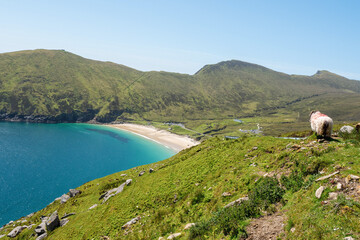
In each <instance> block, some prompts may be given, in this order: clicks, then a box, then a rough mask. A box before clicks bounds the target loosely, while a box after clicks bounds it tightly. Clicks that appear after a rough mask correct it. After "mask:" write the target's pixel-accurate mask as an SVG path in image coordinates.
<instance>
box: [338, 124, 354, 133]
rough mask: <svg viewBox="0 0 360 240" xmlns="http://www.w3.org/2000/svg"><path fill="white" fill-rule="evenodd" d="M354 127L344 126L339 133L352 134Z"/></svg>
mask: <svg viewBox="0 0 360 240" xmlns="http://www.w3.org/2000/svg"><path fill="white" fill-rule="evenodd" d="M354 129H355V128H354V127H352V126H348V125H345V126H342V127H341V128H340V131H339V132H342V133H352V132H353V131H354Z"/></svg>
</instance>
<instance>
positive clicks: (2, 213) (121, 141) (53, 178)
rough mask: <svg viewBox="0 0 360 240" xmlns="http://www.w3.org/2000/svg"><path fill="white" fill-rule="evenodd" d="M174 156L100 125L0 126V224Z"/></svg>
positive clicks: (144, 140)
mask: <svg viewBox="0 0 360 240" xmlns="http://www.w3.org/2000/svg"><path fill="white" fill-rule="evenodd" d="M174 154H175V152H174V151H172V150H170V149H168V148H166V147H164V146H162V145H160V144H158V143H156V142H153V141H151V140H148V139H145V138H142V137H140V136H138V135H135V134H132V133H128V132H125V131H121V130H117V129H113V128H110V127H106V126H99V125H90V124H72V123H64V124H36V123H13V122H0V226H2V225H4V224H6V223H8V222H9V221H10V220H16V219H18V218H20V217H22V216H26V215H28V214H29V213H32V212H34V211H38V210H40V209H42V208H44V207H45V206H47V205H48V204H49V203H51V202H52V201H53V200H54V199H55V198H57V197H60V196H61V195H62V194H63V193H67V192H68V191H69V189H70V188H76V187H78V186H80V185H82V184H84V183H86V182H88V181H90V180H93V179H95V178H100V177H103V176H106V175H109V174H112V173H115V172H119V171H121V170H125V169H129V168H133V167H136V166H139V165H143V164H148V163H153V162H157V161H160V160H163V159H166V158H168V157H170V156H172V155H174Z"/></svg>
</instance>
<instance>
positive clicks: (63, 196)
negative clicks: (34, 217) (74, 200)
mask: <svg viewBox="0 0 360 240" xmlns="http://www.w3.org/2000/svg"><path fill="white" fill-rule="evenodd" d="M69 199H70V196H69V195H67V194H63V195H62V196H61V198H60V201H61V203H66V202H67V201H68V200H69Z"/></svg>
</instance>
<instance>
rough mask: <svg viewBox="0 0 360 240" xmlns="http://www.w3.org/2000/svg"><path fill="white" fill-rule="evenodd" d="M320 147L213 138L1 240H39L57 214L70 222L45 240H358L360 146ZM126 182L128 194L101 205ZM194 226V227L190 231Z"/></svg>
mask: <svg viewBox="0 0 360 240" xmlns="http://www.w3.org/2000/svg"><path fill="white" fill-rule="evenodd" d="M315 139H316V138H313V137H312V138H309V139H306V140H303V141H299V140H288V139H279V138H274V137H258V136H244V137H242V138H239V139H236V140H228V139H227V140H226V139H225V140H224V139H221V138H217V137H213V138H211V139H209V140H206V141H204V142H203V143H202V144H200V145H198V146H195V147H193V148H190V149H186V150H183V151H182V152H180V153H178V154H177V155H175V156H174V157H172V158H169V159H167V160H164V161H161V162H158V163H154V164H150V165H145V166H139V167H135V168H133V169H129V170H126V171H123V172H119V173H115V174H112V175H109V176H106V177H104V178H100V179H96V180H93V181H90V182H87V183H85V184H84V185H82V186H80V187H78V188H77V189H78V190H80V191H81V193H80V194H78V195H76V196H75V197H71V198H70V199H69V200H68V201H67V202H65V203H61V202H60V200H55V201H54V202H53V203H51V204H50V205H49V206H47V207H46V208H44V209H42V210H40V211H38V212H36V213H35V214H34V215H31V216H28V217H23V218H21V219H19V220H18V221H15V222H14V223H13V224H8V225H6V226H4V228H3V229H0V235H7V234H9V233H10V231H12V230H13V229H15V228H16V227H17V226H23V225H26V226H30V227H29V228H25V229H23V230H22V232H21V233H20V235H19V236H18V239H35V238H36V237H37V236H36V234H35V228H36V227H37V226H38V225H39V224H41V221H42V220H41V218H43V217H50V215H52V214H53V213H54V212H55V211H57V213H58V216H59V217H62V216H64V215H68V216H67V217H65V218H66V219H67V220H68V222H67V223H66V225H64V226H62V227H57V228H55V229H54V230H52V231H48V233H47V234H48V238H47V239H61V240H62V239H161V238H160V237H164V238H165V239H166V238H167V239H170V238H168V237H170V236H171V234H173V233H181V235H180V236H179V237H177V238H176V239H244V238H245V237H249V239H268V237H269V236H271V237H272V239H344V237H346V236H352V237H354V239H357V238H358V237H360V235H359V233H360V225H359V215H360V204H359V199H360V184H359V179H358V178H359V176H360V155H359V151H358V148H359V146H360V145H359V141H358V140H359V139H360V136H359V135H358V134H357V139H358V140H354V139H353V140H344V139H339V140H338V141H331V142H324V143H319V142H317V141H314V140H315ZM349 159H350V160H351V161H350V160H349ZM150 168H152V169H153V170H154V171H152V172H149V170H150ZM141 171H145V173H144V174H143V175H141V176H140V175H139V173H140V172H141ZM333 173H334V174H333ZM329 174H333V175H331V176H328V177H326V176H327V175H329ZM320 177H323V178H320ZM128 179H132V181H131V184H129V185H126V184H124V185H125V186H124V187H123V190H122V191H121V192H119V193H118V194H116V195H114V196H112V197H110V198H109V199H107V201H104V199H105V198H106V197H105V198H101V196H103V194H104V193H106V192H107V191H109V190H111V189H114V188H117V187H119V186H121V184H123V183H125V181H126V180H128ZM128 182H129V181H128ZM339 184H340V187H339ZM321 186H323V187H324V190H323V192H322V193H320V195H318V197H316V194H315V193H316V192H318V193H319V191H320V190H318V189H319V188H320V187H321ZM113 193H114V191H113ZM246 197H247V198H246ZM237 199H241V200H239V201H238V203H236V202H233V201H235V200H237ZM247 199H248V200H247ZM95 204H97V205H95ZM69 213H74V215H72V214H69ZM132 219H135V220H134V221H133V224H130V225H128V226H127V225H126V223H127V222H129V221H130V220H132ZM25 220H26V221H25ZM67 220H64V221H65V222H66V221H67ZM136 220H137V221H136ZM189 223H195V226H192V227H191V228H190V229H184V228H185V226H186V225H187V224H189ZM277 236H278V237H277ZM242 237H243V238H242ZM276 237H277V238H276ZM5 239H7V238H6V237H5Z"/></svg>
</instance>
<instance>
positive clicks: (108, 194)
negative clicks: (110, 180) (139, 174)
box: [99, 179, 132, 203]
mask: <svg viewBox="0 0 360 240" xmlns="http://www.w3.org/2000/svg"><path fill="white" fill-rule="evenodd" d="M131 182H132V179H128V180H126V181H125V182H124V183H123V184H121V185H120V186H119V187H117V188H113V189H111V190H109V191H107V192H106V193H104V194H103V195H101V196H100V198H99V200H101V199H102V198H103V202H102V203H105V202H106V201H107V200H109V198H111V197H113V196H115V195H117V194H119V193H121V192H122V191H123V190H124V187H125V186H128V185H130V184H131Z"/></svg>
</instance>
